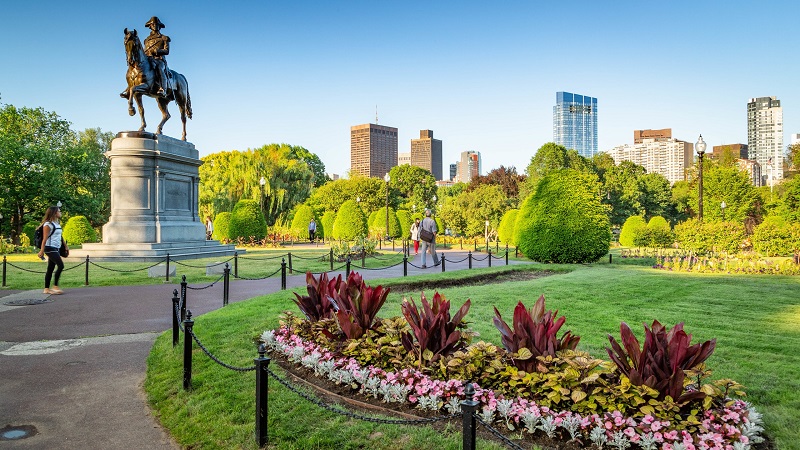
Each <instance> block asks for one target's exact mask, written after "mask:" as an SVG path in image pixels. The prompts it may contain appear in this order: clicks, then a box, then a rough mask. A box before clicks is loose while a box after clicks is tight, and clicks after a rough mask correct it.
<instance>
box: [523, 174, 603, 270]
mask: <svg viewBox="0 0 800 450" xmlns="http://www.w3.org/2000/svg"><path fill="white" fill-rule="evenodd" d="M599 192H600V188H599V183H598V182H597V179H596V177H595V176H594V175H590V174H586V173H583V172H579V171H577V170H573V169H562V170H556V171H553V172H551V173H549V174H548V175H546V176H544V177H543V178H542V179H541V180H539V182H538V183H537V185H536V191H535V193H534V194H532V195H531V196H530V197H529V198H528V199H526V201H525V203H524V204H523V206H522V208H521V209H520V212H519V213H518V217H519V219H518V228H517V234H516V240H517V245H518V246H519V249H520V251H522V253H523V254H524V255H525V256H527V257H528V258H530V259H532V260H534V261H541V262H553V263H584V262H595V261H597V260H599V259H600V258H601V257H602V256H603V255H605V254H606V253H608V248H609V244H610V243H611V223H610V222H609V220H608V215H607V214H606V209H605V207H604V206H603V205H602V203H600V193H599Z"/></svg>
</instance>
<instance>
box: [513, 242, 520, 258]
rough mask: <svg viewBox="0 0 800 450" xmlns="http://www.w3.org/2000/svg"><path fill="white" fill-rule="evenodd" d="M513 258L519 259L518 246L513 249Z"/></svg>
mask: <svg viewBox="0 0 800 450" xmlns="http://www.w3.org/2000/svg"><path fill="white" fill-rule="evenodd" d="M514 257H515V258H519V245H517V246H515V247H514Z"/></svg>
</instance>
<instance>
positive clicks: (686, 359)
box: [606, 320, 717, 404]
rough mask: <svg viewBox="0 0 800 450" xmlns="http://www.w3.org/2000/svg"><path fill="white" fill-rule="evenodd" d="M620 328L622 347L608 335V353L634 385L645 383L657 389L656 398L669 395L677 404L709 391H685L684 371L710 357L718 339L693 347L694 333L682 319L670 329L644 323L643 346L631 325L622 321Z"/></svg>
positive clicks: (662, 398) (700, 396)
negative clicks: (692, 333) (640, 345)
mask: <svg viewBox="0 0 800 450" xmlns="http://www.w3.org/2000/svg"><path fill="white" fill-rule="evenodd" d="M619 331H620V337H621V340H622V346H620V345H619V344H618V343H617V341H616V339H614V337H613V336H611V335H608V340H609V342H610V343H611V348H606V352H608V356H609V357H610V358H611V360H612V361H614V363H615V364H616V365H617V367H618V368H619V370H620V372H622V373H623V374H624V375H625V376H626V377H628V379H630V381H631V383H632V384H633V385H636V386H641V385H646V386H648V387H650V388H653V389H655V390H656V391H658V397H657V400H664V399H665V398H666V397H667V396H669V397H671V398H672V399H673V401H675V402H677V403H678V404H682V403H686V402H689V401H691V400H695V399H701V398H703V397H705V395H706V394H705V393H704V392H702V391H700V390H698V391H689V392H686V391H684V387H683V382H684V378H685V377H686V375H685V373H684V370H689V369H692V368H694V367H696V366H698V365H700V364H702V363H703V362H704V361H705V360H706V359H708V357H709V356H711V354H712V353H713V352H714V348H715V347H716V345H717V340H716V339H712V340H710V341H706V342H703V343H702V344H695V345H691V346H690V345H689V343H690V342H691V340H692V335H690V334H686V332H685V331H683V322H681V323H679V324H677V325H675V326H674V327H673V328H672V329H671V330H670V331H669V332H667V330H666V328H665V327H664V326H663V325H661V324H660V323H659V322H658V321H657V320H654V321H653V324H652V326H651V327H650V328H648V327H647V325H645V326H644V333H645V340H644V347H642V348H641V349H640V347H639V341H638V340H637V339H636V336H634V335H633V331H631V328H630V327H629V326H628V324H626V323H625V322H622V324H620V326H619ZM623 347H624V349H623Z"/></svg>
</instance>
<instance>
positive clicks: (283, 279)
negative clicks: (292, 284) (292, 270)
mask: <svg viewBox="0 0 800 450" xmlns="http://www.w3.org/2000/svg"><path fill="white" fill-rule="evenodd" d="M281 290H282V291H285V290H286V258H281Z"/></svg>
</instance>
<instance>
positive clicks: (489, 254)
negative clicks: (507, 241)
mask: <svg viewBox="0 0 800 450" xmlns="http://www.w3.org/2000/svg"><path fill="white" fill-rule="evenodd" d="M486 255H487V256H486V259H488V260H489V267H492V249H490V248H487V249H486Z"/></svg>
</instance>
